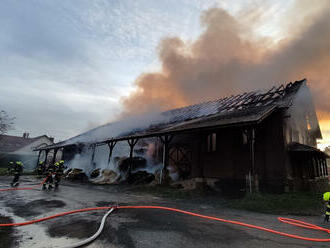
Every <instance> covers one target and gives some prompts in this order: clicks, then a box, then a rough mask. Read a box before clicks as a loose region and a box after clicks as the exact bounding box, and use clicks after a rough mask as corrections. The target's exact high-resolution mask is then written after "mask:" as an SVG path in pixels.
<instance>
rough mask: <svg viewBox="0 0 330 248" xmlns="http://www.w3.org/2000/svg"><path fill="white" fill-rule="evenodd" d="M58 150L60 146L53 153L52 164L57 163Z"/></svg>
mask: <svg viewBox="0 0 330 248" xmlns="http://www.w3.org/2000/svg"><path fill="white" fill-rule="evenodd" d="M57 151H58V148H55V149H54V153H53V159H52V164H55V161H56V154H57Z"/></svg>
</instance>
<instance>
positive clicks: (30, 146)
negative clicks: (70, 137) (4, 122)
mask: <svg viewBox="0 0 330 248" xmlns="http://www.w3.org/2000/svg"><path fill="white" fill-rule="evenodd" d="M53 143H54V138H51V137H48V136H47V135H42V136H38V137H34V138H30V137H29V134H28V133H24V134H23V136H11V135H0V167H6V166H7V165H8V162H10V161H16V160H20V161H22V162H23V164H24V169H25V170H33V169H34V167H35V165H36V163H37V159H38V152H37V151H34V150H35V149H37V148H41V147H43V146H47V145H51V144H53Z"/></svg>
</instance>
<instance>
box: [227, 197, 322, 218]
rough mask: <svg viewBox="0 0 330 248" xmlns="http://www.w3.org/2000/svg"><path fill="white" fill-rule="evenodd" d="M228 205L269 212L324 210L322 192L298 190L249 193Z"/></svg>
mask: <svg viewBox="0 0 330 248" xmlns="http://www.w3.org/2000/svg"><path fill="white" fill-rule="evenodd" d="M227 205H228V207H231V208H236V209H244V210H249V211H255V212H261V213H267V214H288V215H301V216H303V215H305V216H306V215H307V216H308V215H320V214H322V213H323V211H324V204H323V203H322V194H319V193H313V192H297V193H284V194H249V195H246V196H245V197H244V198H242V199H235V200H230V201H228V202H227Z"/></svg>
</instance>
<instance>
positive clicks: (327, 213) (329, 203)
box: [325, 201, 330, 215]
mask: <svg viewBox="0 0 330 248" xmlns="http://www.w3.org/2000/svg"><path fill="white" fill-rule="evenodd" d="M326 208H327V209H326V210H325V214H326V215H330V201H328V202H327V205H326Z"/></svg>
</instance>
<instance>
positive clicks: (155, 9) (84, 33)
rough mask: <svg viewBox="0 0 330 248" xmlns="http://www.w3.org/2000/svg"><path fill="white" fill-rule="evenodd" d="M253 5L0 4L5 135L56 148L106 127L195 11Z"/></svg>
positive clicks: (194, 24)
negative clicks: (41, 140) (46, 139)
mask: <svg viewBox="0 0 330 248" xmlns="http://www.w3.org/2000/svg"><path fill="white" fill-rule="evenodd" d="M257 2H258V1H243V0H241V1H238V0H237V1H229V0H228V1H217V0H208V1H206V0H162V1H155V0H134V1H133V0H107V1H106V0H93V1H90V0H79V1H73V0H72V1H70V0H61V1H60V0H58V1H54V0H29V1H19V0H1V1H0V26H1V32H0V84H1V91H0V109H3V110H5V111H7V112H8V113H9V114H10V115H11V116H15V117H16V120H15V130H13V131H11V132H10V134H13V135H21V134H22V133H23V132H24V131H26V132H29V133H30V135H31V136H37V135H42V134H47V135H50V136H53V137H55V139H56V141H59V140H63V139H66V138H69V137H71V136H74V135H76V134H79V133H80V132H82V131H86V130H88V129H90V128H93V127H95V126H97V125H101V124H104V123H106V122H109V121H111V120H114V119H115V118H116V116H118V114H119V113H120V112H121V109H122V106H121V103H120V98H121V97H122V96H127V95H128V94H129V93H130V92H132V90H134V87H133V82H134V80H135V78H136V77H137V76H138V75H139V74H140V73H142V72H144V71H149V70H154V69H156V68H157V67H158V59H157V45H158V44H159V41H160V40H161V39H162V38H164V37H167V36H179V37H181V38H183V39H185V40H193V39H194V38H195V37H197V36H198V34H200V32H201V31H202V30H201V27H200V21H199V19H200V18H199V17H200V14H201V11H202V10H205V9H207V8H209V7H215V6H220V7H223V8H225V9H227V10H229V11H230V12H233V13H234V12H235V11H236V12H237V11H239V10H241V9H243V8H244V7H246V6H247V5H251V4H252V3H253V4H257ZM269 2H270V3H271V4H273V5H275V2H278V1H269ZM290 2H291V1H283V2H281V8H277V11H276V12H274V15H273V16H272V17H271V18H270V19H272V23H268V24H267V25H265V26H263V27H261V28H260V32H262V33H264V34H266V35H270V36H274V39H276V38H278V36H279V30H278V29H277V28H276V18H280V14H281V11H280V10H281V9H283V8H284V9H285V8H286V7H287V6H288V5H289V3H290ZM266 27H267V28H266Z"/></svg>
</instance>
